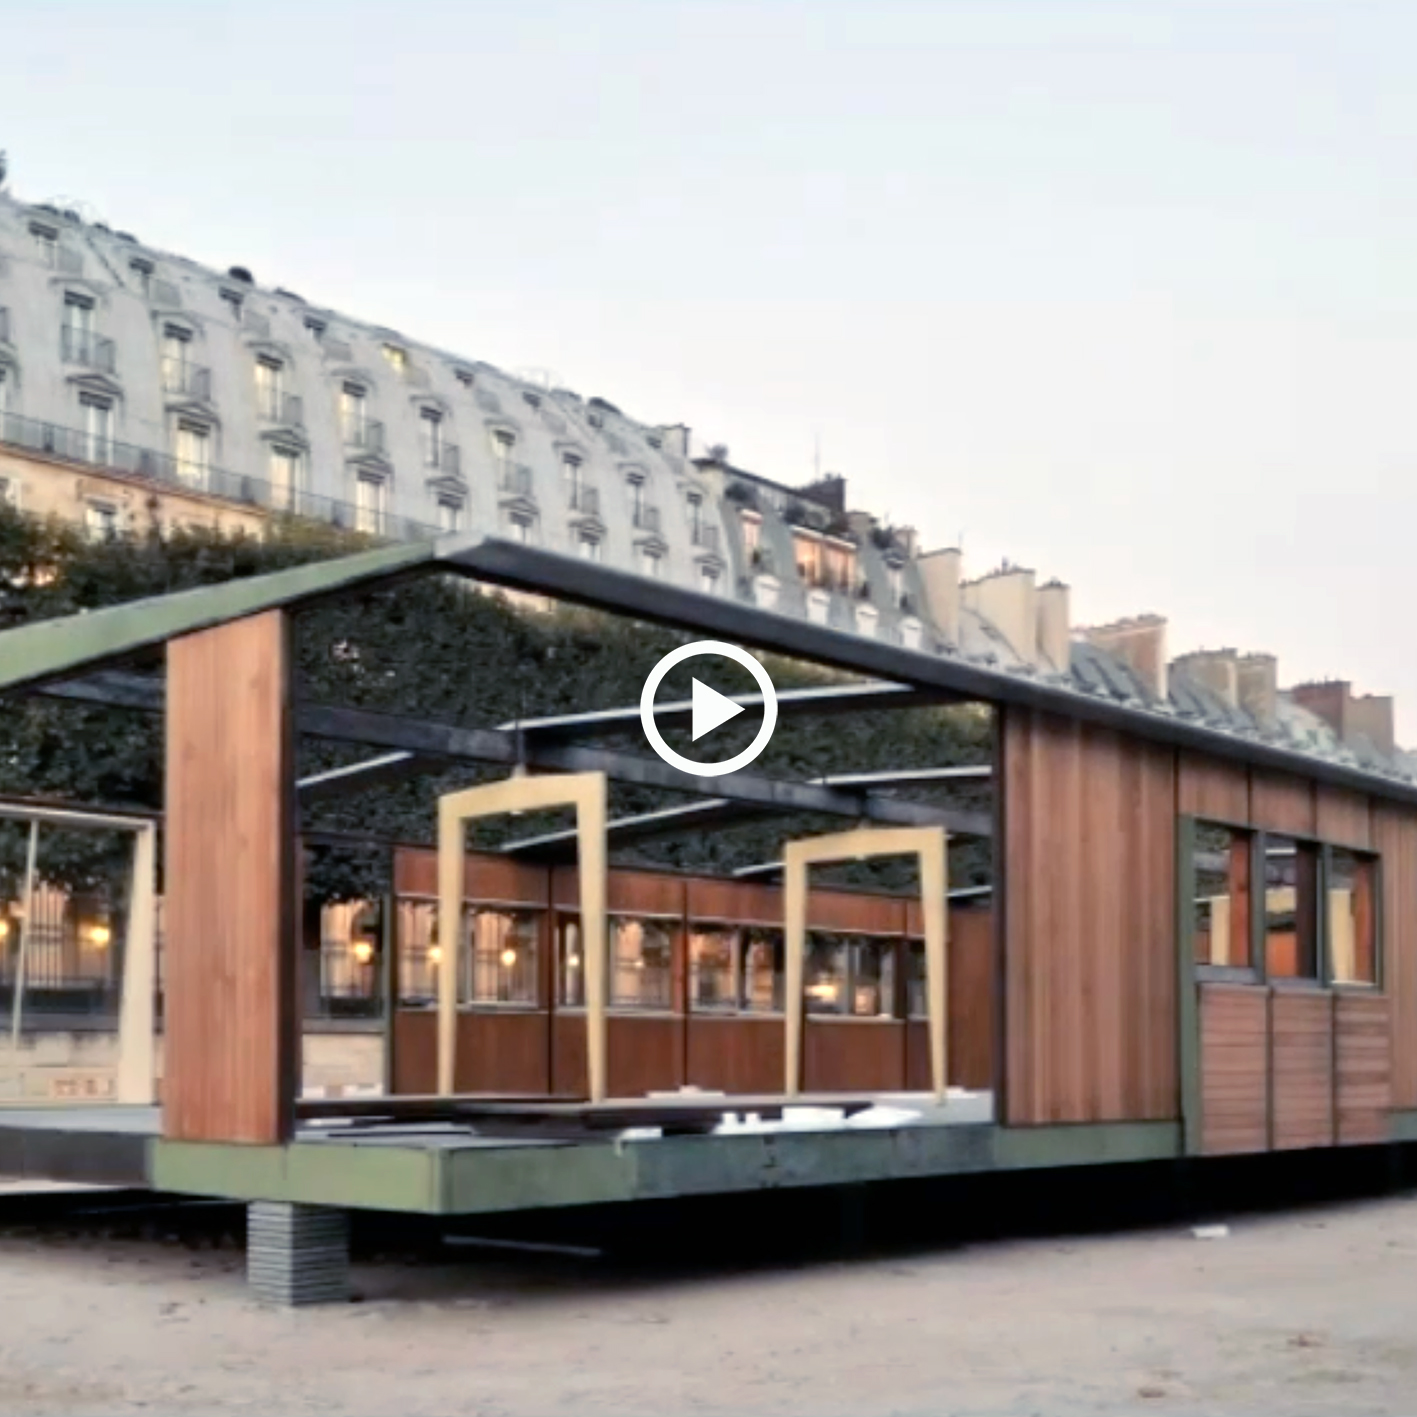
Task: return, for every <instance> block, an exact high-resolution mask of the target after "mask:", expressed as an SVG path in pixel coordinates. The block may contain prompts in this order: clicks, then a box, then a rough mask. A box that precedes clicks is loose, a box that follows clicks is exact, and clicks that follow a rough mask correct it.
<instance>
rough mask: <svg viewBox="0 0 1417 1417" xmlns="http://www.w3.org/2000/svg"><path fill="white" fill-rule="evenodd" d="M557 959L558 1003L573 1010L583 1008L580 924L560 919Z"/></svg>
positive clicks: (583, 968) (583, 962)
mask: <svg viewBox="0 0 1417 1417" xmlns="http://www.w3.org/2000/svg"><path fill="white" fill-rule="evenodd" d="M558 934H559V936H560V938H559V940H558V942H557V958H558V960H559V963H560V969H559V971H558V973H559V976H560V980H561V986H560V990H559V995H558V998H559V1002H561V1003H563V1004H565V1005H567V1006H568V1007H569V1008H573V1009H583V1008H585V960H584V957H583V956H582V954H581V923H580V921H579V920H566V919H562V921H561V923H560V928H559V931H558Z"/></svg>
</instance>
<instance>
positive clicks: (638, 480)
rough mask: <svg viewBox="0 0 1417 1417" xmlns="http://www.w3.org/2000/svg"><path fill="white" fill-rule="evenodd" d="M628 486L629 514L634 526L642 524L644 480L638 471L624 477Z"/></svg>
mask: <svg viewBox="0 0 1417 1417" xmlns="http://www.w3.org/2000/svg"><path fill="white" fill-rule="evenodd" d="M626 480H627V482H628V484H629V488H630V515H631V516H632V517H633V518H634V524H635V525H636V526H643V525H644V516H645V480H644V478H643V477H641V476H640V475H639V474H638V473H633V474H631V476H630V477H629V478H628V479H626Z"/></svg>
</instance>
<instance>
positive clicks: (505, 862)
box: [394, 846, 551, 906]
mask: <svg viewBox="0 0 1417 1417" xmlns="http://www.w3.org/2000/svg"><path fill="white" fill-rule="evenodd" d="M550 876H551V873H550V871H549V870H548V869H547V868H546V867H545V866H537V865H534V864H529V863H527V862H525V861H517V860H514V859H512V858H510V857H507V856H497V855H492V854H490V853H487V852H477V851H470V852H468V854H467V864H466V869H465V871H464V876H463V882H464V884H463V891H464V894H465V895H466V897H467V899H468V900H491V901H503V902H510V903H513V904H519V905H535V906H544V905H545V904H546V902H547V900H548V899H549V896H550V891H551V881H550ZM394 889H395V891H396V892H397V893H398V894H399V895H423V896H436V895H437V894H438V853H437V852H436V851H431V850H429V849H428V848H426V847H418V846H401V847H399V848H398V849H397V850H396V851H395V853H394Z"/></svg>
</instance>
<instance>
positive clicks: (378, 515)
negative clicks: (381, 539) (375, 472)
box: [354, 473, 389, 536]
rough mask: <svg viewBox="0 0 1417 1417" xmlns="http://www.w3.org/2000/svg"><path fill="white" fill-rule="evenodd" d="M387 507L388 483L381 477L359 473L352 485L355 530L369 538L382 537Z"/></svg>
mask: <svg viewBox="0 0 1417 1417" xmlns="http://www.w3.org/2000/svg"><path fill="white" fill-rule="evenodd" d="M388 507H389V485H388V483H387V482H385V481H384V479H383V478H382V477H375V476H371V475H370V474H368V473H361V474H360V475H359V479H358V480H357V481H356V482H355V484H354V528H355V530H356V531H362V532H364V533H365V534H366V535H369V536H379V535H382V533H383V531H384V523H385V520H386V518H387V516H388Z"/></svg>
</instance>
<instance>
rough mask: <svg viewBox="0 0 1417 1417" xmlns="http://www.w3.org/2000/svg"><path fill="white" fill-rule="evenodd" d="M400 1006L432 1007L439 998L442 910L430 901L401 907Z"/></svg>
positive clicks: (405, 902) (411, 903) (399, 937)
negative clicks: (439, 938) (440, 916)
mask: <svg viewBox="0 0 1417 1417" xmlns="http://www.w3.org/2000/svg"><path fill="white" fill-rule="evenodd" d="M398 942H399V945H398V948H399V981H398V990H399V1002H400V1003H401V1004H415V1005H417V1004H431V1003H432V1002H433V1001H434V1000H435V999H436V998H437V996H438V965H439V964H440V963H441V961H442V951H441V949H440V947H439V945H438V907H437V905H436V904H435V903H434V902H432V901H428V900H400V901H399V904H398Z"/></svg>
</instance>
